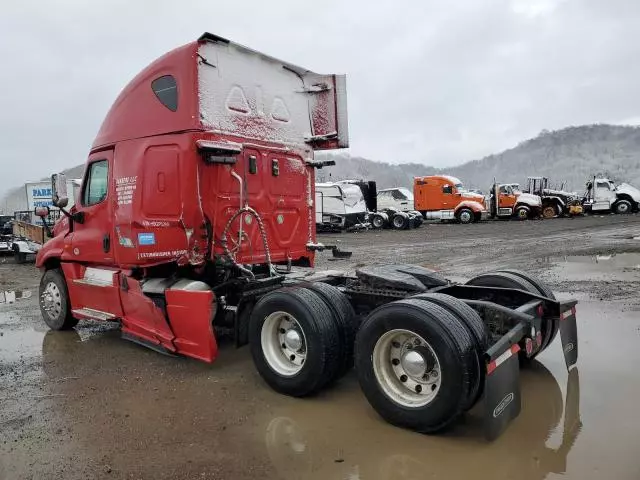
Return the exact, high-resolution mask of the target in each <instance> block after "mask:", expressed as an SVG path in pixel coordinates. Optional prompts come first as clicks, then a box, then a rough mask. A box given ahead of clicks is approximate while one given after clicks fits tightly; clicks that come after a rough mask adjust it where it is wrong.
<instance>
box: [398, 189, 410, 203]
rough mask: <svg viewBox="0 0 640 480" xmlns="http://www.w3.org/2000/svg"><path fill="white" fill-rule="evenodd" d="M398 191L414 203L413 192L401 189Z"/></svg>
mask: <svg viewBox="0 0 640 480" xmlns="http://www.w3.org/2000/svg"><path fill="white" fill-rule="evenodd" d="M398 191H399V192H400V193H402V194H403V195H404V196H405V197H406V199H407V200H409V201H410V202H413V192H411V190H409V189H408V188H404V187H400V188H399V189H398Z"/></svg>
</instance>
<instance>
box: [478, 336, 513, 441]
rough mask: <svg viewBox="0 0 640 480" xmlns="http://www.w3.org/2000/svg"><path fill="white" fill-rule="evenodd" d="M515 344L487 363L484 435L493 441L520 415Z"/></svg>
mask: <svg viewBox="0 0 640 480" xmlns="http://www.w3.org/2000/svg"><path fill="white" fill-rule="evenodd" d="M519 351H520V347H519V346H518V345H512V346H510V347H509V348H508V349H507V350H506V351H505V352H504V353H502V354H500V355H499V356H497V357H496V358H495V360H493V361H491V362H489V363H488V364H487V375H486V377H485V385H484V436H485V438H486V439H487V440H490V441H491V440H495V439H496V438H498V437H499V436H500V434H501V433H502V432H503V431H504V430H505V429H506V428H507V426H508V425H509V423H510V422H511V420H513V419H514V418H516V417H517V416H518V415H519V414H520V409H521V407H522V402H521V396H520V362H519V360H518V352H519Z"/></svg>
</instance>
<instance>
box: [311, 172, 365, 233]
mask: <svg viewBox="0 0 640 480" xmlns="http://www.w3.org/2000/svg"><path fill="white" fill-rule="evenodd" d="M315 206H316V207H315V208H316V227H317V228H318V230H323V231H340V230H349V229H353V228H358V227H359V226H362V225H364V224H365V222H366V221H367V220H368V215H367V205H366V203H365V200H364V196H363V195H362V191H361V190H360V188H359V187H358V186H356V185H350V184H339V183H316V192H315Z"/></svg>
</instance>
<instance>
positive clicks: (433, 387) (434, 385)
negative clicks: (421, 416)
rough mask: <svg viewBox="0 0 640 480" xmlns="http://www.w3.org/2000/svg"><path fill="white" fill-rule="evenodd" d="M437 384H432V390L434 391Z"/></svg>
mask: <svg viewBox="0 0 640 480" xmlns="http://www.w3.org/2000/svg"><path fill="white" fill-rule="evenodd" d="M436 388H437V387H436V384H435V383H434V384H433V385H431V391H432V392H433V391H434V390H435V389H436Z"/></svg>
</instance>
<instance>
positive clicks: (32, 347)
mask: <svg viewBox="0 0 640 480" xmlns="http://www.w3.org/2000/svg"><path fill="white" fill-rule="evenodd" d="M44 334H45V333H44V332H38V331H36V330H34V329H28V330H8V331H0V362H1V363H14V362H17V361H20V360H22V359H25V358H29V357H33V356H34V353H35V354H38V353H39V352H40V350H41V349H42V339H43V337H44Z"/></svg>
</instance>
